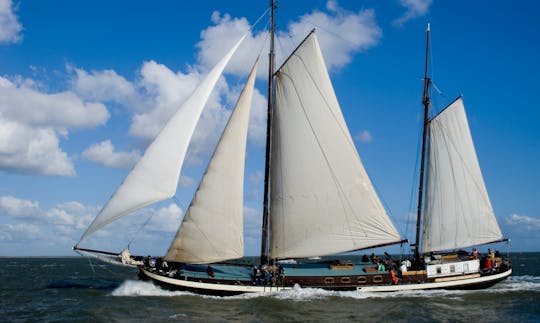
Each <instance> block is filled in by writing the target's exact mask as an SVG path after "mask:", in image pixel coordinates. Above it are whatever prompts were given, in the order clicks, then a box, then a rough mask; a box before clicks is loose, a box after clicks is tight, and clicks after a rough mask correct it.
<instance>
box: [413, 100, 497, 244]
mask: <svg viewBox="0 0 540 323" xmlns="http://www.w3.org/2000/svg"><path fill="white" fill-rule="evenodd" d="M429 135H430V137H429V138H430V139H429V153H428V166H427V167H428V174H427V179H426V186H427V188H426V200H425V213H424V221H423V238H422V252H424V253H427V252H432V251H441V250H451V249H459V248H464V247H470V246H474V245H479V244H485V243H490V242H494V241H498V240H501V239H502V238H503V236H502V233H501V230H500V228H499V225H498V224H497V220H496V218H495V214H494V212H493V208H492V207H491V203H490V201H489V196H488V193H487V190H486V187H485V185H484V179H483V177H482V173H481V171H480V166H479V164H478V159H477V157H476V152H475V149H474V144H473V141H472V137H471V133H470V130H469V124H468V122H467V116H466V115H465V108H464V105H463V100H462V99H461V98H458V99H457V100H456V101H454V102H453V103H452V104H450V105H449V106H448V107H447V108H446V109H445V110H444V111H442V112H441V113H440V114H439V115H437V116H436V117H435V118H434V119H433V120H431V122H430V123H429Z"/></svg>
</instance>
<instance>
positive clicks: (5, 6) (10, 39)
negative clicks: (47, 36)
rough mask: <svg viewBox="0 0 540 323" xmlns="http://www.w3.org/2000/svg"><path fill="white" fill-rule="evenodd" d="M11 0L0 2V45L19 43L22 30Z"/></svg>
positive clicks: (1, 0)
mask: <svg viewBox="0 0 540 323" xmlns="http://www.w3.org/2000/svg"><path fill="white" fill-rule="evenodd" d="M14 12H15V8H14V7H13V2H12V0H0V43H17V42H19V41H21V39H22V35H21V31H22V29H23V27H22V25H21V23H20V22H19V20H18V18H17V16H16V15H15V13H14Z"/></svg>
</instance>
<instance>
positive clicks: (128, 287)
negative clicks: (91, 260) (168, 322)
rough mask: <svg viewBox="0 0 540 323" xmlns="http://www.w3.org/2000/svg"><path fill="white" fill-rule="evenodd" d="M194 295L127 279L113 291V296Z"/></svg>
mask: <svg viewBox="0 0 540 323" xmlns="http://www.w3.org/2000/svg"><path fill="white" fill-rule="evenodd" d="M182 295H192V294H191V293H188V292H180V291H178V292H173V291H168V290H163V289H161V288H159V287H158V286H156V285H154V284H152V283H151V282H145V281H140V280H126V281H125V282H123V283H122V285H120V286H118V287H117V288H116V289H115V290H113V292H112V296H182Z"/></svg>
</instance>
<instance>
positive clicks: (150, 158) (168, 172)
mask: <svg viewBox="0 0 540 323" xmlns="http://www.w3.org/2000/svg"><path fill="white" fill-rule="evenodd" d="M244 38H245V36H243V37H242V38H241V39H240V40H239V41H238V42H237V43H236V44H235V45H234V47H233V48H232V49H231V50H230V51H229V52H228V53H227V55H226V56H225V57H223V58H222V59H221V61H219V62H218V63H217V64H216V66H214V68H213V69H212V70H211V71H210V73H209V74H208V75H207V76H206V78H205V79H204V80H203V82H202V83H201V84H200V85H199V87H198V88H197V89H196V90H195V91H194V92H193V94H192V95H191V97H190V98H189V99H188V100H187V101H186V102H185V103H184V104H183V105H182V106H181V107H180V109H178V111H177V112H176V113H175V114H174V115H173V117H172V118H171V119H169V121H168V123H167V124H166V125H165V127H164V128H163V129H162V130H161V132H160V133H159V134H158V135H157V136H156V138H155V139H154V141H153V142H152V143H151V144H150V145H149V146H148V148H147V149H146V151H145V153H144V155H143V156H142V157H141V159H140V160H139V161H138V163H137V164H136V165H135V166H134V167H133V169H132V170H131V172H130V173H129V174H128V175H127V177H126V178H125V179H124V182H123V183H122V184H121V185H120V186H119V187H118V189H117V190H116V192H115V193H114V194H113V196H112V197H111V198H110V199H109V201H108V202H107V204H106V205H105V206H104V207H103V209H102V210H101V212H100V213H99V214H98V215H97V217H96V218H95V219H94V221H93V222H92V223H91V224H90V226H89V227H88V229H87V230H86V232H85V233H84V234H83V235H82V237H81V239H80V240H79V243H80V242H81V241H82V240H84V239H85V238H87V237H88V236H89V235H91V234H92V233H94V232H96V231H97V230H99V229H101V228H103V227H104V226H106V225H107V224H109V223H111V222H113V221H115V220H117V219H119V218H121V217H122V216H124V215H126V214H128V213H131V212H133V211H135V210H138V209H140V208H142V207H144V206H147V205H150V204H153V203H156V202H159V201H163V200H165V199H168V198H171V197H172V196H174V194H175V193H176V188H177V186H178V179H179V177H180V170H181V168H182V164H183V162H184V158H185V154H186V151H187V148H188V146H189V142H190V141H191V137H192V135H193V131H194V130H195V126H196V125H197V122H198V120H199V118H200V115H201V112H202V110H203V108H204V105H205V104H206V101H207V100H208V97H209V96H210V93H211V92H212V90H213V88H214V86H215V84H216V82H217V80H218V79H219V77H220V76H221V73H222V72H223V69H224V68H225V65H227V63H228V62H229V60H230V58H231V57H232V55H233V54H234V52H235V51H236V49H237V48H238V46H239V45H240V43H241V42H242V40H243V39H244ZM79 243H77V245H78V244H79Z"/></svg>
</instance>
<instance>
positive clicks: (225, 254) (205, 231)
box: [165, 66, 257, 263]
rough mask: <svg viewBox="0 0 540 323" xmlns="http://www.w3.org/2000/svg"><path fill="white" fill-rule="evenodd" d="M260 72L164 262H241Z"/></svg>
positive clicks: (236, 112) (240, 103) (240, 101)
mask: <svg viewBox="0 0 540 323" xmlns="http://www.w3.org/2000/svg"><path fill="white" fill-rule="evenodd" d="M256 74H257V73H256V67H255V66H253V69H252V71H251V74H250V75H249V78H248V81H247V83H246V85H245V87H244V89H243V91H242V94H241V95H240V98H239V99H238V102H237V103H236V107H235V108H234V110H233V112H232V114H231V117H230V119H229V122H228V123H227V126H226V127H225V129H224V130H223V134H222V136H221V138H220V140H219V143H218V145H217V147H216V150H215V151H214V154H213V156H212V158H211V159H210V162H209V164H208V168H207V170H206V173H205V174H204V176H203V178H202V180H201V183H200V184H199V188H198V189H197V192H196V193H195V196H194V198H193V200H192V201H191V205H190V206H189V208H188V210H187V212H186V215H185V216H184V219H183V221H182V224H181V226H180V228H179V229H178V232H177V233H176V237H175V239H174V240H173V242H172V244H171V246H170V247H169V250H168V251H167V254H166V256H165V259H166V260H167V261H178V262H185V263H210V262H217V261H223V260H229V259H235V258H240V257H242V256H243V255H244V243H243V220H242V216H243V212H242V209H243V194H244V190H243V186H244V161H245V154H246V137H247V129H248V121H249V110H250V106H251V97H252V94H253V87H254V84H255V76H256Z"/></svg>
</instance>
